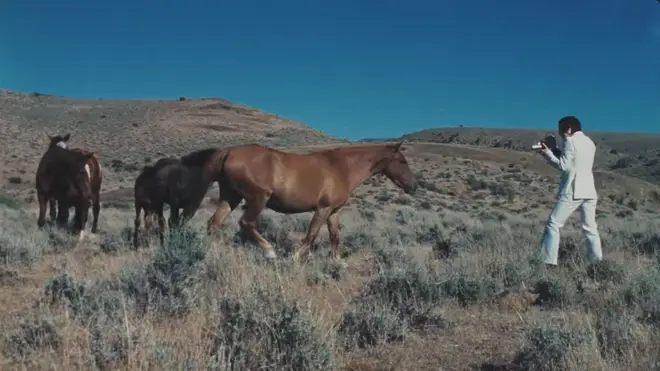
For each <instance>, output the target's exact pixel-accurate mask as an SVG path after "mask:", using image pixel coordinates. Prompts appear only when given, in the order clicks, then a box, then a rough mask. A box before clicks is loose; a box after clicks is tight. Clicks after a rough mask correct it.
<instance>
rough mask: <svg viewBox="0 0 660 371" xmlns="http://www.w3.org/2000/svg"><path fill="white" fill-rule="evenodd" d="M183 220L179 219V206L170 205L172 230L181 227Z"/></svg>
mask: <svg viewBox="0 0 660 371" xmlns="http://www.w3.org/2000/svg"><path fill="white" fill-rule="evenodd" d="M179 223H181V219H180V218H179V205H170V219H169V226H170V229H172V228H178V227H180V225H179Z"/></svg>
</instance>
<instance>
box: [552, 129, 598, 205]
mask: <svg viewBox="0 0 660 371" xmlns="http://www.w3.org/2000/svg"><path fill="white" fill-rule="evenodd" d="M595 155H596V145H595V144H594V142H593V141H592V140H591V139H590V138H589V137H588V136H586V135H585V134H584V133H583V132H582V131H578V132H576V133H575V134H573V135H572V136H570V137H567V138H566V139H565V140H564V148H563V150H562V153H561V156H560V157H559V158H557V157H556V156H555V155H554V154H553V153H552V151H545V156H546V158H547V159H548V160H549V162H550V164H551V165H553V166H554V167H555V168H557V169H559V170H561V172H562V174H561V182H560V184H559V192H558V194H557V197H562V196H570V195H572V198H573V199H597V198H598V193H597V192H596V184H595V182H594V174H593V171H592V168H593V165H594V156H595Z"/></svg>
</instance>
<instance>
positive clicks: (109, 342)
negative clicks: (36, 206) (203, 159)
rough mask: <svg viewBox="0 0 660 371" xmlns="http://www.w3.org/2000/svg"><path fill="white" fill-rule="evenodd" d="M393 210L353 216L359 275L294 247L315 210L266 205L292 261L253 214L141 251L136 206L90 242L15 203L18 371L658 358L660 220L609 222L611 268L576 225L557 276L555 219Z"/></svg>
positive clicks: (324, 247)
mask: <svg viewBox="0 0 660 371" xmlns="http://www.w3.org/2000/svg"><path fill="white" fill-rule="evenodd" d="M393 208H395V209H396V210H393V212H392V213H375V214H373V215H371V214H367V215H364V214H361V213H360V212H359V211H357V210H356V209H355V208H354V207H351V208H349V209H347V210H346V211H345V212H344V214H343V216H342V230H341V234H342V241H343V252H344V255H345V259H346V261H347V262H348V264H349V266H348V268H345V269H343V268H342V267H340V266H337V265H335V264H333V263H332V262H331V260H330V259H329V258H328V251H329V246H328V242H327V238H326V236H321V237H320V241H319V243H318V245H319V246H318V250H317V251H316V252H315V254H314V255H313V259H312V260H311V261H309V262H307V263H306V264H303V265H299V266H295V265H293V264H291V262H290V261H289V259H288V258H287V257H286V254H287V249H288V248H289V247H290V246H291V243H292V241H291V238H292V237H291V235H293V236H299V235H300V233H301V232H303V231H304V229H305V228H306V225H307V223H308V221H309V216H308V215H302V216H296V217H285V216H282V215H278V214H275V213H272V212H266V214H265V215H264V217H263V221H262V230H264V231H265V234H266V235H267V236H268V237H269V239H270V240H271V241H274V242H276V243H277V246H278V250H279V251H280V255H281V256H282V257H281V258H280V259H279V260H278V261H277V262H275V263H272V262H268V261H266V260H265V259H264V258H263V257H262V256H261V253H260V251H259V250H258V248H257V247H254V246H250V245H248V246H239V245H237V244H236V243H235V242H232V241H233V234H234V233H235V232H236V228H237V227H236V223H235V218H236V216H234V220H233V221H232V220H230V221H229V222H228V224H227V225H226V226H225V228H224V229H223V233H222V235H221V236H220V240H219V241H216V242H214V243H207V242H205V240H204V237H202V233H201V231H202V230H203V226H204V222H205V220H206V218H207V217H208V216H209V215H210V213H211V210H208V209H201V210H200V211H199V212H198V214H197V215H196V216H195V218H194V219H193V224H192V225H191V231H189V232H188V233H184V234H179V235H173V236H170V238H169V239H168V244H167V246H166V247H164V248H163V247H158V246H157V244H156V243H155V242H153V244H152V247H150V248H143V249H140V250H138V251H133V250H132V249H131V248H130V247H129V243H128V240H127V239H126V228H128V225H130V222H131V220H132V213H131V212H130V210H120V209H112V208H106V209H103V211H102V214H101V215H102V219H101V230H102V232H101V233H100V234H99V235H98V236H92V237H91V239H90V240H89V241H87V242H86V243H85V245H83V246H80V247H78V248H73V247H72V246H73V240H71V239H69V238H68V237H67V236H65V235H64V234H63V232H60V231H48V230H46V231H38V230H36V228H35V226H34V224H35V222H34V218H35V217H34V214H35V210H33V209H31V210H29V212H27V213H26V212H23V211H21V210H17V209H11V208H6V207H5V208H3V209H2V214H0V220H1V223H2V225H3V226H8V225H11V226H12V228H3V230H2V235H1V236H0V252H1V253H2V256H3V257H4V260H5V262H6V263H5V264H4V265H3V266H2V274H1V275H0V276H1V277H2V282H0V290H1V292H0V300H1V303H2V305H1V307H2V308H3V310H2V312H1V313H0V323H2V333H3V334H5V336H4V341H3V342H2V344H1V348H2V357H3V358H2V361H1V362H2V363H1V364H2V365H3V367H2V368H3V369H69V370H77V369H93V368H99V369H113V370H114V369H126V370H137V369H154V370H155V369H184V368H185V369H222V370H239V369H241V370H243V369H257V368H264V367H265V368H268V369H310V370H312V369H313V370H332V369H343V370H383V369H391V370H438V369H443V370H471V369H475V368H477V369H478V368H480V367H482V364H483V363H506V364H512V363H514V361H518V362H519V363H521V366H525V365H526V367H527V368H526V369H530V370H544V369H548V370H550V369H568V370H647V369H652V368H653V367H657V362H658V359H657V358H658V357H657V352H656V350H657V349H658V347H659V346H660V338H658V335H660V322H658V321H659V318H660V301H658V298H659V297H660V262H658V261H657V257H656V256H655V255H652V254H651V253H649V252H648V251H647V252H645V253H640V252H639V249H638V247H640V246H651V247H650V248H647V250H651V252H652V250H653V249H655V250H656V253H657V250H658V246H657V243H658V242H657V241H658V239H659V238H660V237H659V235H658V234H657V232H655V231H657V230H658V229H657V228H658V226H660V220H658V219H650V218H649V217H648V216H645V217H643V218H639V219H637V218H635V217H633V219H621V218H618V217H616V216H608V217H605V218H603V219H601V221H600V228H601V231H602V234H603V240H604V244H605V254H606V258H607V262H606V263H605V264H602V265H599V266H596V267H595V268H594V266H591V265H589V264H588V262H585V261H584V260H583V256H584V253H583V251H582V250H581V249H580V247H581V245H580V244H579V242H580V240H579V237H580V235H579V230H578V229H577V228H575V227H574V226H569V227H567V229H566V231H565V232H564V236H565V237H564V239H563V246H562V251H563V254H562V258H561V259H562V260H561V263H562V267H561V269H559V270H558V271H556V272H547V271H546V270H545V269H544V268H543V267H542V266H541V264H539V262H538V260H537V259H536V257H537V252H538V236H539V233H540V230H539V228H540V224H539V223H538V222H539V220H536V221H531V220H525V219H523V218H520V217H517V216H515V215H509V216H508V218H507V220H504V221H488V220H479V219H475V218H473V217H470V216H469V214H465V213H460V212H454V213H446V214H445V215H443V216H439V215H438V214H437V213H435V212H433V211H418V210H415V209H413V208H411V207H409V206H405V205H400V206H393ZM230 219H232V218H230ZM288 232H292V233H288ZM53 241H54V242H53ZM654 243H655V245H653V244H654ZM575 244H577V246H578V247H577V248H576V245H575ZM443 247H444V250H443ZM66 277H68V278H66ZM79 286H84V290H82V291H79V289H77V287H79ZM47 287H50V289H47ZM538 287H544V288H545V290H543V289H539V290H541V291H538V292H537V291H535V290H536V289H537V288H538ZM551 364H552V365H554V366H551ZM510 367H513V366H511V365H510Z"/></svg>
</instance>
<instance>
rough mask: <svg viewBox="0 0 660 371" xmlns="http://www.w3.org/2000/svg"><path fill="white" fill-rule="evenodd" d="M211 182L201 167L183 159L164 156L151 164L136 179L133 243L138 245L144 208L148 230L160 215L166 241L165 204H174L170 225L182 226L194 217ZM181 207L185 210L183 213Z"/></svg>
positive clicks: (160, 231)
mask: <svg viewBox="0 0 660 371" xmlns="http://www.w3.org/2000/svg"><path fill="white" fill-rule="evenodd" d="M210 184H211V182H209V180H208V179H207V178H206V176H205V174H204V172H203V171H202V169H201V168H200V167H198V166H184V165H183V164H182V163H181V161H180V160H179V159H176V158H171V157H169V158H161V159H160V160H158V161H156V163H155V164H153V165H147V166H145V167H144V168H143V169H142V172H141V173H140V175H138V177H137V178H136V179H135V185H134V187H133V193H134V198H135V221H134V227H135V229H134V231H133V246H134V247H136V248H137V247H138V230H139V229H140V214H141V213H142V211H144V223H145V229H146V230H147V233H150V232H151V229H152V223H153V218H154V217H157V219H158V225H159V236H160V242H161V244H163V242H164V233H163V232H164V229H165V218H164V216H163V207H164V204H168V205H169V206H170V218H169V225H170V228H173V227H180V226H182V225H184V224H185V223H186V222H187V221H188V220H190V219H191V218H192V217H193V216H194V215H195V212H196V211H197V209H198V208H199V206H200V205H201V203H202V200H203V199H204V196H205V195H206V193H207V191H208V188H209V186H210ZM179 209H183V211H182V214H181V216H179Z"/></svg>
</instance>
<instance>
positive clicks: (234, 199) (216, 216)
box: [184, 189, 243, 235]
mask: <svg viewBox="0 0 660 371" xmlns="http://www.w3.org/2000/svg"><path fill="white" fill-rule="evenodd" d="M241 201H243V196H241V195H239V194H238V193H235V192H233V191H230V190H228V189H225V190H223V191H221V194H220V205H219V206H218V208H217V209H216V210H215V212H214V213H213V216H211V217H210V218H209V221H208V222H207V224H206V232H207V234H208V235H211V234H212V233H213V232H215V230H216V229H217V228H218V227H220V226H221V225H222V223H224V222H225V220H227V217H228V216H229V214H231V212H232V211H234V210H235V209H236V208H237V207H238V204H240V203H241ZM194 212H195V211H194V210H189V214H190V216H191V217H192V215H193V214H194ZM184 213H186V211H185V210H184Z"/></svg>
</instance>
